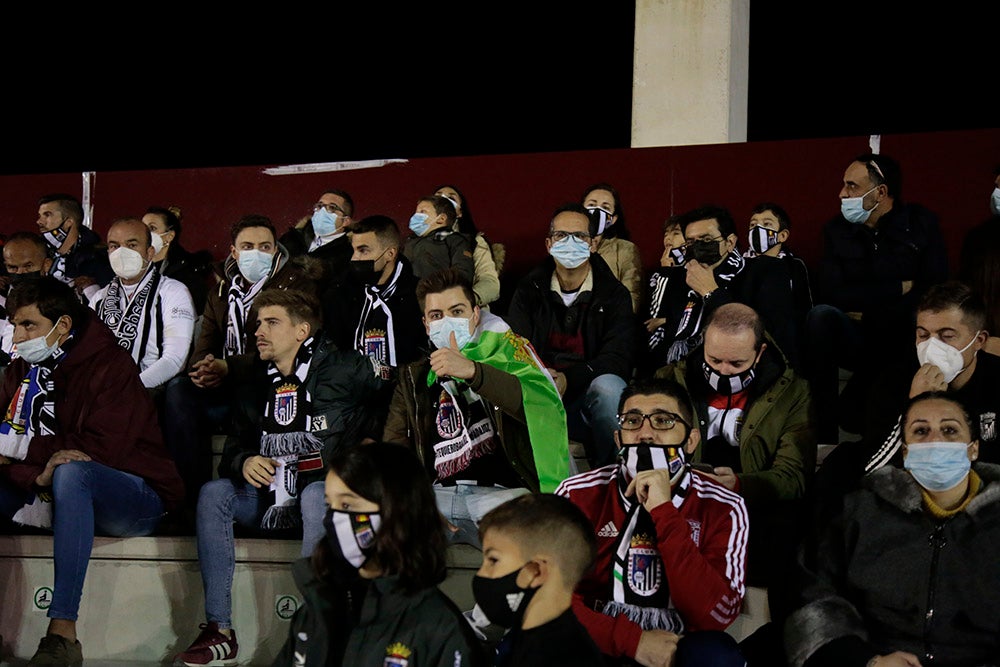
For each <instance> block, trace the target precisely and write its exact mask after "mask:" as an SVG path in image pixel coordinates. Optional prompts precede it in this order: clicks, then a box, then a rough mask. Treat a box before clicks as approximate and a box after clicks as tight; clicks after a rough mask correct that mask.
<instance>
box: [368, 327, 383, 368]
mask: <svg viewBox="0 0 1000 667" xmlns="http://www.w3.org/2000/svg"><path fill="white" fill-rule="evenodd" d="M387 342H388V339H387V338H386V333H385V331H383V330H382V329H369V330H368V331H366V332H365V336H364V354H365V355H366V356H369V357H374V358H376V359H378V360H379V361H385V358H386V354H385V352H386V343H387Z"/></svg>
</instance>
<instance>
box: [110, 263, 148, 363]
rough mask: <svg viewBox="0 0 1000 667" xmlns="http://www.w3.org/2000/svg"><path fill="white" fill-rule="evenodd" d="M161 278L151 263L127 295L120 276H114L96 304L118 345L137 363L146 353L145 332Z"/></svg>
mask: <svg viewBox="0 0 1000 667" xmlns="http://www.w3.org/2000/svg"><path fill="white" fill-rule="evenodd" d="M160 278H161V276H160V271H159V270H158V269H157V268H156V266H155V265H153V264H150V266H149V267H148V268H147V269H146V275H145V276H143V278H142V280H141V281H139V283H138V284H137V285H136V286H135V291H134V292H132V296H131V297H130V296H127V295H126V293H125V286H124V285H122V281H121V279H120V278H115V279H114V280H112V281H111V282H110V283H108V291H107V294H106V295H105V297H104V299H103V300H102V301H101V302H100V303H98V304H97V309H96V310H97V315H98V317H100V318H101V321H102V322H104V323H105V324H107V325H108V328H109V329H111V331H113V332H114V334H115V337H116V338H117V339H118V345H119V346H121V347H123V348H125V349H126V350H128V352H129V354H131V355H132V358H133V359H135V361H136V363H139V362H140V361H141V360H142V358H143V357H144V356H146V344H147V343H148V342H149V335H148V334H147V332H148V331H149V327H150V325H151V323H152V322H153V318H154V313H153V307H154V305H155V303H156V294H157V292H158V290H159V288H160ZM136 341H138V342H139V345H138V346H136Z"/></svg>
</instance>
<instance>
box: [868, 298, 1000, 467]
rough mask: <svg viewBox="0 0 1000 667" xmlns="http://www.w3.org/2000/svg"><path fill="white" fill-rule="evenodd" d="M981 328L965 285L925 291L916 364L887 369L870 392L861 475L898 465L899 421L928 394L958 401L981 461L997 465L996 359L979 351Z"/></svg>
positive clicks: (979, 306) (999, 391)
mask: <svg viewBox="0 0 1000 667" xmlns="http://www.w3.org/2000/svg"><path fill="white" fill-rule="evenodd" d="M985 322H986V309H985V306H984V305H983V302H982V300H981V299H980V298H979V297H978V296H976V295H975V294H973V292H972V290H971V289H970V288H969V287H968V286H967V285H965V284H963V283H960V282H957V281H949V282H946V283H942V284H940V285H935V286H934V287H932V288H930V289H929V290H928V291H927V294H925V295H924V298H923V299H922V300H921V302H920V305H919V307H918V308H917V327H916V341H915V342H916V359H912V358H911V359H910V360H909V362H908V363H907V364H906V366H905V367H902V368H900V369H899V370H898V371H897V370H894V369H888V371H887V372H886V373H884V374H882V376H881V379H880V381H879V382H877V383H876V384H875V385H874V386H873V388H872V392H871V396H870V398H869V404H870V405H871V406H872V409H871V411H870V418H869V420H868V426H867V428H866V429H865V438H864V440H863V443H864V444H865V445H868V447H867V448H866V449H865V450H864V454H865V455H866V457H867V458H866V460H867V464H866V465H865V472H866V473H870V472H872V471H874V470H876V469H878V468H881V467H882V466H884V465H886V464H892V465H897V466H898V465H900V464H901V463H902V454H901V452H900V447H901V445H902V432H901V421H900V420H899V419H898V416H899V414H900V412H901V410H902V406H903V405H904V404H905V402H906V399H907V398H913V397H914V396H917V395H919V394H922V393H924V392H927V391H939V392H947V393H948V394H949V395H951V396H954V397H955V398H956V399H957V400H959V401H962V403H963V404H965V405H966V406H967V407H968V409H969V412H970V415H971V416H972V418H973V419H974V420H977V421H978V428H979V431H980V434H981V436H980V458H981V459H982V460H983V461H986V462H988V463H998V462H1000V451H998V450H1000V445H998V443H1000V440H998V438H997V428H998V426H1000V425H998V424H997V415H998V414H1000V358H998V357H996V356H994V355H992V354H988V353H986V352H985V351H983V346H984V345H985V344H986V341H987V339H988V338H989V334H988V333H987V331H986V327H985ZM876 448H877V450H876Z"/></svg>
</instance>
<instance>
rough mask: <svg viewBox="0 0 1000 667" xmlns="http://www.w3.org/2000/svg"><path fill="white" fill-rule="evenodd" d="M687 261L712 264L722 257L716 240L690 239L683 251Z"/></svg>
mask: <svg viewBox="0 0 1000 667" xmlns="http://www.w3.org/2000/svg"><path fill="white" fill-rule="evenodd" d="M685 256H686V258H687V261H689V262H690V261H691V260H694V261H696V262H701V263H702V264H708V265H712V264H715V263H716V262H718V261H719V260H720V259H722V253H720V252H719V242H718V241H692V242H691V245H689V246H688V247H687V253H685Z"/></svg>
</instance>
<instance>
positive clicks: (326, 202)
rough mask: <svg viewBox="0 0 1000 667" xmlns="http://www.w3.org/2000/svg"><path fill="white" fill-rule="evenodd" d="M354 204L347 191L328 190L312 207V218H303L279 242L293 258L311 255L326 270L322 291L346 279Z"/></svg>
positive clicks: (324, 271)
mask: <svg viewBox="0 0 1000 667" xmlns="http://www.w3.org/2000/svg"><path fill="white" fill-rule="evenodd" d="M353 215H354V200H353V199H352V198H351V195H349V194H348V193H347V192H346V191H344V190H327V191H326V192H324V193H323V194H322V195H320V197H319V201H318V202H316V203H315V204H313V208H312V216H311V217H310V216H306V217H304V218H301V219H300V220H299V221H298V222H297V223H296V224H295V226H294V227H293V228H292V229H289V230H288V231H287V232H285V233H284V234H283V235H282V236H281V238H280V239H278V242H279V243H281V245H282V246H284V248H285V249H286V250H287V251H288V254H289V256H291V257H300V256H302V255H309V256H310V257H313V258H315V259H317V260H319V262H320V264H321V266H322V267H323V275H322V278H320V280H319V283H320V288H319V291H320V293H322V292H323V291H324V290H326V289H327V288H329V286H330V285H331V284H333V283H336V282H339V281H340V280H342V279H343V274H344V272H345V271H347V263H348V262H349V261H351V254H352V253H353V250H352V249H351V239H350V238H349V237H348V236H347V232H348V230H349V229H350V226H351V223H352V222H353V220H352V217H351V216H353Z"/></svg>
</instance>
